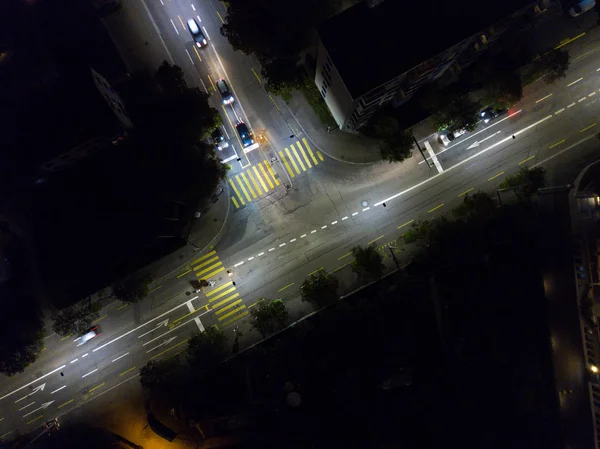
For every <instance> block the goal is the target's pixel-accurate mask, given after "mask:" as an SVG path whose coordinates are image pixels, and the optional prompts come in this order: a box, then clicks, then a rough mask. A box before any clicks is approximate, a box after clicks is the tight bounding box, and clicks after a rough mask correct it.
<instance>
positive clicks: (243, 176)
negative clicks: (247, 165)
mask: <svg viewBox="0 0 600 449" xmlns="http://www.w3.org/2000/svg"><path fill="white" fill-rule="evenodd" d="M240 175H241V176H242V179H243V180H244V182H245V183H246V185H247V186H248V190H250V193H251V194H252V198H256V193H254V190H252V186H251V185H250V183H249V182H248V178H246V175H245V174H244V172H241V173H240Z"/></svg>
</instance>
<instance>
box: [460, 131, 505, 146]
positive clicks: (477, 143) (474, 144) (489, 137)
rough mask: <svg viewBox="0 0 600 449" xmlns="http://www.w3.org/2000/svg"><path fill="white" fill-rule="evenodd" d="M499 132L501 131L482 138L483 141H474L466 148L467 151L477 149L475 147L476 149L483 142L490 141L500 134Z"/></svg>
mask: <svg viewBox="0 0 600 449" xmlns="http://www.w3.org/2000/svg"><path fill="white" fill-rule="evenodd" d="M501 132H502V131H496V132H495V133H494V134H490V135H489V136H487V137H484V138H483V139H481V140H476V141H475V142H473V143H472V144H471V145H469V146H468V147H467V150H470V149H472V148H477V147H478V146H479V145H481V144H482V143H483V142H485V141H486V140H489V139H491V138H493V137H495V136H496V135H497V134H500V133H501Z"/></svg>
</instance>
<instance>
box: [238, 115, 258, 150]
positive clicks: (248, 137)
mask: <svg viewBox="0 0 600 449" xmlns="http://www.w3.org/2000/svg"><path fill="white" fill-rule="evenodd" d="M235 129H236V130H237V132H238V134H239V135H240V139H242V144H243V145H244V147H249V146H250V145H252V144H253V143H254V139H253V138H252V134H250V131H248V127H247V126H246V124H245V123H244V122H242V121H240V122H239V123H238V124H237V125H235Z"/></svg>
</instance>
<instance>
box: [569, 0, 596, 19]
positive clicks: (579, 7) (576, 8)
mask: <svg viewBox="0 0 600 449" xmlns="http://www.w3.org/2000/svg"><path fill="white" fill-rule="evenodd" d="M594 6H596V0H581V1H579V2H577V3H576V4H575V5H573V6H572V7H571V9H569V15H570V16H571V17H577V16H580V15H581V14H583V13H584V12H586V11H589V10H590V9H592V8H593V7H594Z"/></svg>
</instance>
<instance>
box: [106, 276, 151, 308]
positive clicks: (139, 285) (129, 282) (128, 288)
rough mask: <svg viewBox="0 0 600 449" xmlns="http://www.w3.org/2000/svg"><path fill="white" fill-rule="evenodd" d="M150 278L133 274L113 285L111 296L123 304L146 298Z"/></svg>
mask: <svg viewBox="0 0 600 449" xmlns="http://www.w3.org/2000/svg"><path fill="white" fill-rule="evenodd" d="M150 282H152V277H150V276H149V275H146V274H133V275H130V276H127V277H126V278H125V279H122V280H121V281H119V282H117V283H116V284H115V285H113V295H114V296H115V297H116V298H117V299H120V300H121V301H125V302H137V301H139V300H140V299H143V298H145V297H146V296H148V291H149V288H148V285H149V284H150Z"/></svg>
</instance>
